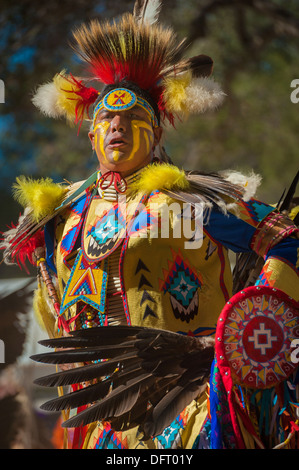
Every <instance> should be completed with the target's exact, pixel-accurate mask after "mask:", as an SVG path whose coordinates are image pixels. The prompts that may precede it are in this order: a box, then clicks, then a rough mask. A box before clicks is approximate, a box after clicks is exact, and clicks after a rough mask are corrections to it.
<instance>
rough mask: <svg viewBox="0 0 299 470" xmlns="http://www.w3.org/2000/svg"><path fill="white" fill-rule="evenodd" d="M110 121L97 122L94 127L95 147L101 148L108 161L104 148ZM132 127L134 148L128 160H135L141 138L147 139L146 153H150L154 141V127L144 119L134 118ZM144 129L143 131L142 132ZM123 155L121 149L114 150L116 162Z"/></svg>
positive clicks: (113, 155) (113, 154) (113, 156)
mask: <svg viewBox="0 0 299 470" xmlns="http://www.w3.org/2000/svg"><path fill="white" fill-rule="evenodd" d="M109 126H110V123H109V122H108V121H101V122H99V123H97V124H96V126H95V127H94V136H95V137H94V139H95V148H99V150H100V152H101V155H102V156H103V158H104V159H105V160H106V162H108V158H107V156H106V154H105V149H104V140H105V136H106V133H107V131H108V129H109ZM131 127H132V142H133V145H132V150H131V152H130V154H129V156H128V157H127V158H126V160H133V158H134V156H135V154H136V152H138V150H139V148H140V145H141V138H142V137H143V138H144V139H145V145H146V154H147V155H148V154H149V152H150V149H151V146H152V145H153V142H154V133H153V128H152V126H151V125H150V124H148V123H147V122H145V121H144V120H133V121H132V122H131ZM142 129H143V132H142ZM120 156H121V152H120V151H119V150H114V151H113V152H112V159H113V161H115V162H118V161H119V159H120Z"/></svg>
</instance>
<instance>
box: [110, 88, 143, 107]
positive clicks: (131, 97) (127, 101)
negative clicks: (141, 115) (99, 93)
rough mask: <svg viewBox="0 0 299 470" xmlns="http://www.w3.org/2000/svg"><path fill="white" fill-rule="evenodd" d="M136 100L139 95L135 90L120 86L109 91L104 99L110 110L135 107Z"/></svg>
mask: <svg viewBox="0 0 299 470" xmlns="http://www.w3.org/2000/svg"><path fill="white" fill-rule="evenodd" d="M136 102H137V96H136V95H135V93H134V92H133V91H130V90H127V89H125V88H119V89H117V90H112V91H110V92H109V93H107V95H106V96H105V97H104V99H103V106H104V108H106V109H108V110H109V111H124V110H126V109H130V108H133V106H135V104H136Z"/></svg>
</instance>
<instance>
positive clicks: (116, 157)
mask: <svg viewBox="0 0 299 470" xmlns="http://www.w3.org/2000/svg"><path fill="white" fill-rule="evenodd" d="M119 157H120V152H119V150H113V152H112V158H113V160H114V161H115V162H117V161H118V160H119Z"/></svg>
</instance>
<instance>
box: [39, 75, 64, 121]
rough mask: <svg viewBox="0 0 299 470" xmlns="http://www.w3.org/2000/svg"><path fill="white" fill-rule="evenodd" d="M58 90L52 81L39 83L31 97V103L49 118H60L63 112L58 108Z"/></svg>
mask: <svg viewBox="0 0 299 470" xmlns="http://www.w3.org/2000/svg"><path fill="white" fill-rule="evenodd" d="M58 96H59V92H58V90H57V87H56V86H55V83H54V82H50V83H45V84H44V85H40V86H39V87H38V88H37V90H36V92H35V94H34V96H33V98H32V103H33V104H34V106H36V107H37V108H38V109H39V110H40V111H41V112H42V113H43V114H44V115H45V116H48V117H50V118H54V119H57V118H60V117H61V116H62V115H63V113H62V111H61V109H59V108H58V106H57V102H58Z"/></svg>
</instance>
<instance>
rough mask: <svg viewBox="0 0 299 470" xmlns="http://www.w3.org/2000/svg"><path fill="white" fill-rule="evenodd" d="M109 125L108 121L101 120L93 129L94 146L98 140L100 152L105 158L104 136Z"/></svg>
mask: <svg viewBox="0 0 299 470" xmlns="http://www.w3.org/2000/svg"><path fill="white" fill-rule="evenodd" d="M109 126H110V123H109V122H108V121H101V122H99V123H98V124H97V125H96V126H95V128H94V130H93V132H94V143H95V147H96V148H97V146H98V141H99V146H100V150H101V154H102V155H103V157H104V158H105V159H106V160H107V158H106V155H105V150H104V138H105V135H106V133H107V130H108V129H109ZM97 131H98V132H97Z"/></svg>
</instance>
